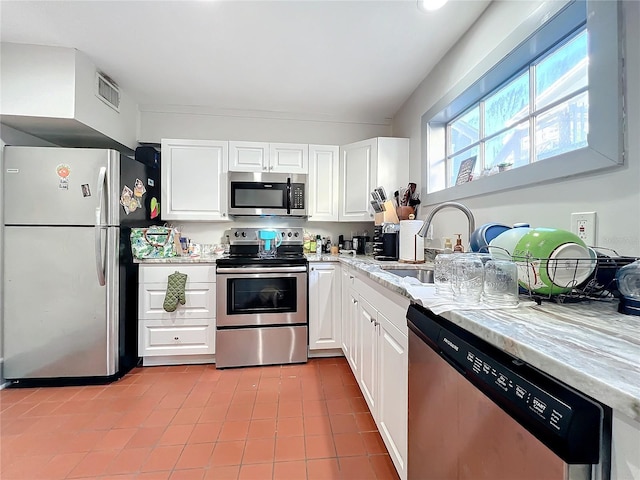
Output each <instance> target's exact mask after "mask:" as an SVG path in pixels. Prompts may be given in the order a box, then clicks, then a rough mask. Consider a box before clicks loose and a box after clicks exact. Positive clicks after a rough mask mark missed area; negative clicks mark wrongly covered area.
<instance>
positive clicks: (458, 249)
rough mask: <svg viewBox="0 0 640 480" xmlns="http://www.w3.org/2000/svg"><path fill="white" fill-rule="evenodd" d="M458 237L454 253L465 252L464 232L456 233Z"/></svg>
mask: <svg viewBox="0 0 640 480" xmlns="http://www.w3.org/2000/svg"><path fill="white" fill-rule="evenodd" d="M456 235H457V236H458V238H456V244H455V246H454V247H453V253H464V247H463V246H462V238H461V237H462V234H461V233H456Z"/></svg>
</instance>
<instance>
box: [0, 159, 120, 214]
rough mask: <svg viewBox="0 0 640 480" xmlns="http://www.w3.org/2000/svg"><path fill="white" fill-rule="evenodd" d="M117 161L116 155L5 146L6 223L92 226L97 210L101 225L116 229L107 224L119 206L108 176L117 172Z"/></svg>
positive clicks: (116, 182) (117, 182)
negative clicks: (112, 193)
mask: <svg viewBox="0 0 640 480" xmlns="http://www.w3.org/2000/svg"><path fill="white" fill-rule="evenodd" d="M119 158H120V154H119V153H118V152H115V151H113V150H100V149H90V148H56V147H13V146H9V147H5V149H4V163H5V165H4V168H5V171H4V182H5V183H4V220H5V224H7V225H94V224H95V223H96V209H97V208H99V210H98V212H99V213H100V215H101V218H100V223H103V224H114V223H115V224H117V223H118V222H117V221H116V222H113V223H112V222H110V221H109V217H110V216H111V217H113V212H112V210H113V209H114V208H117V206H116V207H114V206H113V202H111V205H109V203H108V200H107V199H108V197H109V195H108V193H107V192H108V190H109V189H110V188H114V189H115V188H117V187H115V186H114V187H112V186H111V185H110V182H111V178H112V176H111V174H110V172H112V171H113V170H114V169H116V170H115V171H116V172H117V171H118V170H119V166H118V165H119ZM103 179H104V180H103ZM115 179H116V181H115V184H119V181H118V175H116V177H115ZM118 186H119V185H118Z"/></svg>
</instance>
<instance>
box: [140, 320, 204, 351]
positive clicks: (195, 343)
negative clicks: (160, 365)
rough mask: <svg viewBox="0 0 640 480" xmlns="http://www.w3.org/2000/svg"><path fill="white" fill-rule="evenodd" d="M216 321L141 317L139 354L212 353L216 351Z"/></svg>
mask: <svg viewBox="0 0 640 480" xmlns="http://www.w3.org/2000/svg"><path fill="white" fill-rule="evenodd" d="M215 331H216V328H215V322H214V321H213V319H211V320H207V319H202V321H197V322H196V321H189V322H180V321H167V320H143V321H141V322H140V323H139V332H138V333H139V336H138V355H140V356H141V357H150V356H160V355H162V356H165V355H198V354H213V353H214V351H215Z"/></svg>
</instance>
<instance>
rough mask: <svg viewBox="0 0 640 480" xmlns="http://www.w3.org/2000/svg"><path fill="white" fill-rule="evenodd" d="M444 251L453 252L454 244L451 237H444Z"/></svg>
mask: <svg viewBox="0 0 640 480" xmlns="http://www.w3.org/2000/svg"><path fill="white" fill-rule="evenodd" d="M444 253H453V244H452V243H451V239H450V238H449V237H447V238H445V239H444Z"/></svg>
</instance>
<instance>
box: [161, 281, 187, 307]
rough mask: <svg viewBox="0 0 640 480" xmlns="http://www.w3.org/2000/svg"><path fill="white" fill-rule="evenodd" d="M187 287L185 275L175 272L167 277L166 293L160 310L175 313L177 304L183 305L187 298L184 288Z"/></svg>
mask: <svg viewBox="0 0 640 480" xmlns="http://www.w3.org/2000/svg"><path fill="white" fill-rule="evenodd" d="M186 285H187V274H186V273H180V272H178V271H176V272H175V273H172V274H171V275H169V276H168V277H167V293H166V294H165V296H164V303H163V304H162V308H164V309H165V311H167V312H175V311H176V308H178V303H180V305H184V304H185V302H186V301H187V298H186V296H185V293H184V287H185V286H186Z"/></svg>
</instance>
